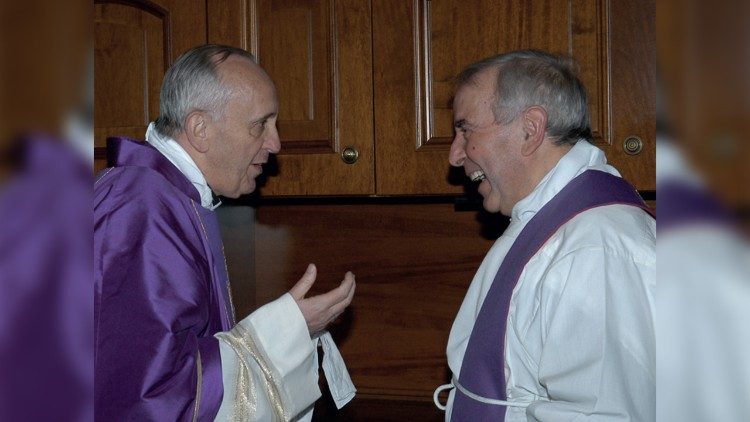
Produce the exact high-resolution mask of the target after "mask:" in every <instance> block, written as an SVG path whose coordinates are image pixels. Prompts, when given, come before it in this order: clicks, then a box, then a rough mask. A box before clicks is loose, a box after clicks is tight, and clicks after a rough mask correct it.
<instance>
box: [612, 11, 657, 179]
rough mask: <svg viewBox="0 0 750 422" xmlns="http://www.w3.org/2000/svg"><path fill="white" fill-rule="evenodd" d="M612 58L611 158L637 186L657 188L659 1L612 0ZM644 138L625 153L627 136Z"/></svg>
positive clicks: (624, 175) (613, 163)
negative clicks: (635, 150)
mask: <svg viewBox="0 0 750 422" xmlns="http://www.w3.org/2000/svg"><path fill="white" fill-rule="evenodd" d="M610 8H611V12H610V13H611V16H612V18H611V19H610V25H611V28H610V48H611V54H610V60H611V78H612V81H611V90H612V145H611V146H610V147H608V148H604V151H605V152H606V153H607V158H608V159H609V162H610V163H611V164H612V165H614V166H615V167H617V169H619V170H620V172H621V173H622V175H623V177H625V178H626V179H628V180H629V181H630V182H631V183H632V184H633V185H634V186H635V187H636V188H637V189H641V190H655V189H656V174H655V173H656V63H655V56H656V39H655V33H656V28H655V27H656V22H655V21H656V5H655V4H654V1H653V0H637V1H629V2H621V1H612V2H611V5H610ZM631 135H634V136H637V137H639V138H641V139H642V140H643V142H644V147H643V151H642V152H641V153H640V154H639V155H637V156H631V155H627V154H625V152H624V150H623V146H622V144H623V141H624V140H625V139H626V138H627V137H629V136H631Z"/></svg>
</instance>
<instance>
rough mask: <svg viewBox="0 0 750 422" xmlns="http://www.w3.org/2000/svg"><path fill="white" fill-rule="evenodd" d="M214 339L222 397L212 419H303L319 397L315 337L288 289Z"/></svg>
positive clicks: (310, 411)
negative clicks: (220, 373) (219, 369)
mask: <svg viewBox="0 0 750 422" xmlns="http://www.w3.org/2000/svg"><path fill="white" fill-rule="evenodd" d="M216 337H217V338H218V339H219V340H220V341H219V347H220V351H221V367H222V375H223V384H224V398H223V399H222V402H221V407H220V408H219V412H218V414H217V416H216V420H220V421H226V420H243V421H266V420H284V421H287V420H291V419H295V418H299V419H295V420H309V419H310V418H311V417H312V407H313V405H314V403H315V401H316V400H317V399H318V398H319V397H320V396H321V393H320V389H319V387H318V360H317V350H316V347H315V345H316V344H317V340H313V339H311V338H310V334H309V331H308V328H307V324H306V323H305V319H304V317H303V316H302V312H301V311H300V310H299V307H298V306H297V304H296V303H295V301H294V299H293V298H292V297H291V295H289V294H288V293H287V294H285V295H284V296H282V297H281V298H279V299H277V300H276V301H274V302H271V303H269V304H267V305H265V306H263V307H261V308H260V309H258V310H256V311H255V312H253V313H252V314H250V315H249V316H248V317H246V318H245V319H243V320H242V321H240V322H239V323H238V324H237V325H236V326H235V327H234V328H233V329H232V330H231V331H228V332H221V333H218V334H216Z"/></svg>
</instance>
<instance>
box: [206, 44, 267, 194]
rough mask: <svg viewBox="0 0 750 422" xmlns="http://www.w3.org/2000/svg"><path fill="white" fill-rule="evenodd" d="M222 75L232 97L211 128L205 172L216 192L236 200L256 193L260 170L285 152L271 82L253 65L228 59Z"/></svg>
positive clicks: (232, 58)
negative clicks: (278, 128)
mask: <svg viewBox="0 0 750 422" xmlns="http://www.w3.org/2000/svg"><path fill="white" fill-rule="evenodd" d="M218 71H219V76H220V78H221V81H222V83H223V84H227V86H230V87H232V91H233V92H232V95H231V98H230V100H229V102H228V103H227V105H226V107H225V109H224V111H223V115H222V116H221V117H220V118H219V119H217V120H211V121H210V122H209V123H208V125H207V135H208V139H209V149H208V151H206V157H205V158H206V161H205V163H206V166H205V167H206V168H205V169H202V170H203V172H204V174H205V176H206V181H207V182H208V185H209V186H210V187H211V189H212V190H213V191H214V192H216V193H217V194H219V195H222V196H226V197H230V198H236V197H238V196H240V195H244V194H247V193H250V192H252V191H254V190H255V187H256V185H255V178H256V177H258V175H260V174H261V173H262V172H263V168H262V165H263V164H265V163H266V162H267V161H268V156H269V155H270V154H276V153H278V152H279V150H280V149H281V143H280V140H279V134H278V132H277V130H276V116H277V113H278V109H279V103H278V99H277V97H276V89H275V88H274V85H273V82H272V81H271V79H270V78H269V77H268V75H266V74H265V72H263V70H262V69H261V68H260V67H259V66H258V65H256V64H254V63H252V62H250V61H249V60H247V59H245V58H242V57H233V56H230V57H229V58H227V60H226V61H224V62H223V63H221V64H220V65H219V68H218Z"/></svg>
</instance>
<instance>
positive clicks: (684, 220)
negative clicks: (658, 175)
mask: <svg viewBox="0 0 750 422" xmlns="http://www.w3.org/2000/svg"><path fill="white" fill-rule="evenodd" d="M657 189H658V191H659V208H658V210H657V214H658V215H659V227H658V230H659V232H660V233H663V232H664V231H665V230H671V229H673V228H680V227H685V226H689V225H692V224H713V225H718V226H731V224H732V223H733V221H732V217H731V215H730V213H729V212H728V211H727V209H725V208H724V206H723V205H722V204H720V203H719V201H718V200H717V199H716V198H715V197H714V196H712V195H711V194H710V192H708V191H707V190H706V189H704V188H701V187H696V186H693V185H691V184H688V183H685V182H682V181H679V180H666V181H663V182H659V183H657Z"/></svg>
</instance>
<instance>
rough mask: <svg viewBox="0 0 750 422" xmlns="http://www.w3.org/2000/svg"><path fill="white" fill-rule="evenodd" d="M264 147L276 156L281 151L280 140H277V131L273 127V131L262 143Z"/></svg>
mask: <svg viewBox="0 0 750 422" xmlns="http://www.w3.org/2000/svg"><path fill="white" fill-rule="evenodd" d="M264 146H265V148H266V149H267V150H268V152H270V153H271V154H278V153H279V151H281V139H280V138H279V131H278V130H277V129H276V127H275V126H274V128H273V131H271V133H269V134H268V137H266V140H265V141H264Z"/></svg>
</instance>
